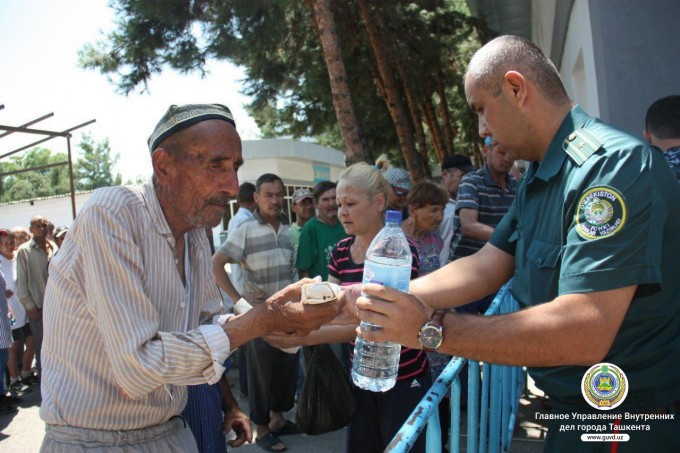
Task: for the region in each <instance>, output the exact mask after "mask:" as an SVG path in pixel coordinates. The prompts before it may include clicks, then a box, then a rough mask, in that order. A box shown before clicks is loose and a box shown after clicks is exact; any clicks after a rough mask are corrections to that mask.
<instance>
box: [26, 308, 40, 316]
mask: <svg viewBox="0 0 680 453" xmlns="http://www.w3.org/2000/svg"><path fill="white" fill-rule="evenodd" d="M27 313H28V317H29V318H31V319H40V311H38V309H37V308H31V309H30V310H28V311H27Z"/></svg>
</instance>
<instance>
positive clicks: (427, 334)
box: [419, 326, 442, 349]
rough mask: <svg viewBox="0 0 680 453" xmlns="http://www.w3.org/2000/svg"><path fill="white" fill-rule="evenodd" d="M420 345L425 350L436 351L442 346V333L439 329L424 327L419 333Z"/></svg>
mask: <svg viewBox="0 0 680 453" xmlns="http://www.w3.org/2000/svg"><path fill="white" fill-rule="evenodd" d="M419 340H420V344H422V345H423V347H424V348H426V349H437V348H438V347H439V346H440V345H441V344H442V331H441V328H440V327H435V326H425V327H423V329H422V330H421V331H420V338H419Z"/></svg>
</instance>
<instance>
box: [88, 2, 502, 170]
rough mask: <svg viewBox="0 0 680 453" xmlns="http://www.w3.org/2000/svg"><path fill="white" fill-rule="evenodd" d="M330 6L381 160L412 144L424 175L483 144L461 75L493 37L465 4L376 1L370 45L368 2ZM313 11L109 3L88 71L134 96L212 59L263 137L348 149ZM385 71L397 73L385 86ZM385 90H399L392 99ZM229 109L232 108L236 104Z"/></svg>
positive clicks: (260, 5)
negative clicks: (106, 28)
mask: <svg viewBox="0 0 680 453" xmlns="http://www.w3.org/2000/svg"><path fill="white" fill-rule="evenodd" d="M324 3H325V2H324ZM328 3H330V5H331V11H330V12H331V13H332V17H333V19H334V24H335V31H336V33H337V37H338V40H339V47H340V51H341V54H342V59H343V61H344V66H345V69H346V80H347V85H348V92H349V93H351V98H352V101H353V104H354V109H355V111H356V118H357V120H356V121H358V122H359V123H360V124H359V125H358V129H359V130H360V131H361V134H362V138H363V140H365V143H366V144H367V147H368V149H369V150H370V152H371V153H372V155H373V158H375V157H377V156H378V155H379V154H381V153H388V154H389V155H390V156H391V157H392V159H393V160H394V161H396V162H397V163H398V162H401V161H402V159H403V158H404V157H405V154H404V153H405V148H404V143H406V142H414V143H415V147H416V150H417V153H416V154H417V155H415V156H414V155H410V156H409V158H408V159H406V163H407V164H408V167H409V169H410V170H411V171H412V174H414V173H418V174H419V175H420V170H418V168H416V167H421V168H422V166H425V167H427V166H428V165H431V164H433V163H436V162H438V161H440V160H441V159H442V158H443V157H444V156H446V155H447V154H450V153H453V152H458V153H461V152H462V153H465V154H470V153H471V152H472V150H473V149H474V148H475V147H476V146H478V144H479V137H477V134H476V122H475V119H474V117H473V115H472V113H471V112H470V111H469V108H468V107H467V105H466V102H465V95H464V92H463V82H462V76H463V72H464V69H465V65H466V63H467V61H468V60H469V58H470V56H471V54H472V53H473V52H474V50H475V49H477V48H478V47H479V45H480V44H482V43H483V42H484V41H486V40H488V39H489V38H490V37H492V33H491V32H490V30H488V28H487V27H486V25H485V24H484V22H483V21H480V20H478V19H475V18H472V17H470V16H469V14H468V11H467V6H466V4H465V1H464V0H411V1H408V0H394V1H390V2H368V1H367V2H365V3H366V4H368V6H369V10H370V17H374V18H375V19H376V20H375V27H374V31H375V32H376V33H377V36H378V39H377V40H374V42H373V44H372V43H371V40H370V39H369V33H368V30H367V23H366V21H365V18H364V17H368V16H362V14H361V11H360V8H359V0H346V1H342V2H336V1H331V2H328ZM313 5H314V2H312V1H300V0H297V1H294V0H278V1H275V2H272V1H270V0H166V1H163V2H148V1H145V0H112V7H113V8H115V10H116V14H117V25H116V29H115V30H114V31H113V32H111V33H109V34H108V35H106V36H105V37H104V38H103V39H102V40H101V41H100V42H97V43H90V44H86V45H85V46H84V47H83V48H82V49H81V51H80V53H79V59H80V64H81V65H82V66H83V67H86V68H91V69H96V70H99V71H100V72H101V73H102V74H105V75H106V76H107V77H109V79H110V80H111V82H112V83H113V84H115V85H116V86H117V87H118V89H119V90H120V91H121V92H123V93H130V92H132V91H134V90H137V89H140V90H145V89H146V82H147V81H148V80H149V79H150V78H151V77H153V76H154V75H156V74H158V73H160V72H161V71H163V70H167V69H174V70H177V71H180V72H190V71H195V72H198V73H201V74H202V73H203V71H204V69H203V68H204V67H205V63H206V61H207V60H208V59H218V60H228V61H230V62H232V63H235V64H237V65H240V66H242V67H243V68H244V69H245V73H246V79H245V82H244V90H243V91H244V93H245V94H247V95H249V96H250V97H251V99H252V102H251V103H250V105H249V106H248V107H247V108H248V110H249V113H250V114H251V115H252V116H253V117H254V119H255V121H256V122H257V124H258V126H259V127H260V130H261V131H262V134H263V136H264V137H277V136H293V137H305V138H312V139H314V140H316V141H318V142H323V143H336V144H338V143H342V140H341V138H340V131H341V128H340V127H339V126H338V117H337V116H336V110H335V109H334V104H333V94H332V90H331V88H330V81H329V72H330V71H329V67H328V66H327V64H326V61H325V60H324V51H323V48H322V45H321V41H320V36H321V35H320V33H319V30H318V29H317V28H316V27H317V24H316V23H315V18H314V17H315V16H314V8H313ZM375 43H378V44H377V46H379V49H376V44H375ZM376 50H379V52H376ZM376 55H381V60H380V61H379V60H378V59H377V57H376ZM380 65H382V66H380ZM386 71H387V72H386ZM386 73H389V74H391V77H393V80H392V81H391V82H390V83H388V84H386V79H385V74H386ZM330 77H331V78H332V77H333V73H332V72H330ZM388 81H389V80H388ZM386 88H389V89H390V90H392V91H390V93H389V94H390V95H389V96H388V95H387V94H388V93H387V92H386ZM225 97H228V93H226V94H225ZM223 102H225V103H227V104H228V98H227V99H225V100H224V101H223ZM395 102H399V103H401V104H402V105H403V106H404V109H405V111H406V117H407V120H406V121H404V116H403V115H400V116H399V118H400V120H399V121H398V122H397V121H395V120H394V118H395V115H394V114H393V115H390V108H391V107H390V103H392V104H394V103H395ZM400 127H402V128H404V129H403V130H400V129H399V128H400ZM405 131H408V132H407V133H408V134H410V135H411V137H409V138H407V137H406V136H405V135H404V134H405ZM399 137H401V139H400V138H399ZM348 160H349V156H348ZM418 160H420V163H419V161H418ZM424 164H428V165H424Z"/></svg>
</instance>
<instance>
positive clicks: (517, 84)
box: [503, 71, 528, 107]
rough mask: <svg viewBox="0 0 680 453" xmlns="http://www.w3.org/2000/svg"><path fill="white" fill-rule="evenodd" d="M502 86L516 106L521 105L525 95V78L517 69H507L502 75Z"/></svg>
mask: <svg viewBox="0 0 680 453" xmlns="http://www.w3.org/2000/svg"><path fill="white" fill-rule="evenodd" d="M503 88H504V90H505V91H507V94H508V97H509V98H510V99H511V100H512V101H513V102H514V103H515V104H516V105H517V106H518V107H522V106H523V105H524V102H525V101H526V97H527V89H528V82H527V79H526V78H525V77H524V76H523V75H522V74H521V73H519V72H517V71H508V72H506V73H505V76H504V77H503Z"/></svg>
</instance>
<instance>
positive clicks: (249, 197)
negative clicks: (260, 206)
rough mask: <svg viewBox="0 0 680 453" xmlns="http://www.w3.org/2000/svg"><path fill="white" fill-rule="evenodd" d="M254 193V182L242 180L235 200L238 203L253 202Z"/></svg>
mask: <svg viewBox="0 0 680 453" xmlns="http://www.w3.org/2000/svg"><path fill="white" fill-rule="evenodd" d="M254 193H255V184H253V183H252V182H244V183H243V184H241V185H240V186H239V188H238V194H237V195H236V201H238V203H239V204H243V203H254V202H255V198H254V197H253V194H254Z"/></svg>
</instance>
